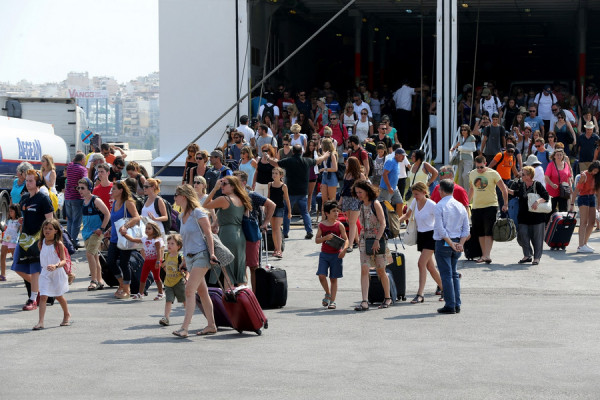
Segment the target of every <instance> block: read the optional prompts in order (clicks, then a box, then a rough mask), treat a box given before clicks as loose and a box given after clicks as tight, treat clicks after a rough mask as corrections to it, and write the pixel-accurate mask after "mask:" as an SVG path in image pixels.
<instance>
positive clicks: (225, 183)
mask: <svg viewBox="0 0 600 400" xmlns="http://www.w3.org/2000/svg"><path fill="white" fill-rule="evenodd" d="M227 185H229V182H227V181H225V182H223V183H221V186H227Z"/></svg>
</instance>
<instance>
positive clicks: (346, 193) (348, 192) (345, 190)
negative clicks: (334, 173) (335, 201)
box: [340, 177, 354, 197]
mask: <svg viewBox="0 0 600 400" xmlns="http://www.w3.org/2000/svg"><path fill="white" fill-rule="evenodd" d="M352 185H354V179H352V178H350V179H346V178H345V177H344V186H342V193H340V196H342V197H350V196H352Z"/></svg>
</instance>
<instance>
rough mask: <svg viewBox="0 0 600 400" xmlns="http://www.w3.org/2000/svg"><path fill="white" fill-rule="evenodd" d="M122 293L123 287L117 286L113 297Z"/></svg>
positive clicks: (117, 296)
mask: <svg viewBox="0 0 600 400" xmlns="http://www.w3.org/2000/svg"><path fill="white" fill-rule="evenodd" d="M122 294H123V288H118V289H117V291H116V292H115V297H116V298H119V296H120V295H122Z"/></svg>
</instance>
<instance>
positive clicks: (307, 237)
mask: <svg viewBox="0 0 600 400" xmlns="http://www.w3.org/2000/svg"><path fill="white" fill-rule="evenodd" d="M312 238H313V234H312V232H308V233H307V234H306V236H304V239H312Z"/></svg>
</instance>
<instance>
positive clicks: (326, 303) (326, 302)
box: [321, 294, 331, 307]
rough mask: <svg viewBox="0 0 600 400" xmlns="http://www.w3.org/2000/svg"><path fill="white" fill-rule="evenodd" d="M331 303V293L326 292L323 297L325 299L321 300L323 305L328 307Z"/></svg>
mask: <svg viewBox="0 0 600 400" xmlns="http://www.w3.org/2000/svg"><path fill="white" fill-rule="evenodd" d="M329 304H331V295H330V294H325V297H323V300H321V305H322V306H323V307H328V306H329Z"/></svg>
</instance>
